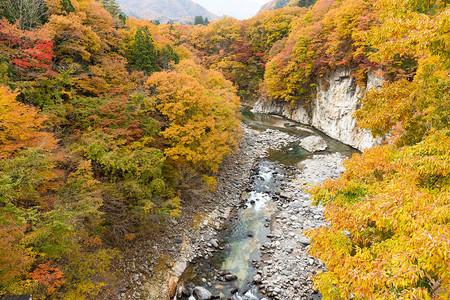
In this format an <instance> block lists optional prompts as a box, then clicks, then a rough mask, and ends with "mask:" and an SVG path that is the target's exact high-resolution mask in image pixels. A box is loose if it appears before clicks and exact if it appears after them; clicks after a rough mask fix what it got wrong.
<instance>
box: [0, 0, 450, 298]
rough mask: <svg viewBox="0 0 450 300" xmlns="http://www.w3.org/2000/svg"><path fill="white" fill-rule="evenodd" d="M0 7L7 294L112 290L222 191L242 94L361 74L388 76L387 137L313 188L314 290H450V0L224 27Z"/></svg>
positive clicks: (296, 90)
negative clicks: (172, 225) (123, 262)
mask: <svg viewBox="0 0 450 300" xmlns="http://www.w3.org/2000/svg"><path fill="white" fill-rule="evenodd" d="M0 3H1V4H2V5H1V16H2V19H1V21H0V48H1V52H0V53H1V57H0V84H1V86H0V128H1V130H0V160H1V164H0V207H1V211H0V294H25V293H33V294H34V297H35V298H37V299H40V298H45V297H48V298H63V297H65V298H68V299H83V298H86V299H92V298H94V297H100V298H101V297H102V296H101V295H102V293H105V291H107V290H108V289H109V288H110V287H111V286H112V285H114V282H115V281H114V280H115V279H114V278H115V276H116V274H114V273H113V272H111V268H110V262H111V260H112V259H113V258H116V257H119V256H120V252H121V251H123V249H125V248H127V247H130V244H131V245H132V243H133V241H138V240H140V239H142V238H143V237H144V236H145V237H146V238H149V237H150V236H151V234H150V233H151V230H152V226H155V224H156V223H158V222H159V220H161V219H165V218H170V217H177V216H179V214H180V212H181V210H180V208H181V207H182V205H183V204H184V203H186V201H188V200H187V199H190V198H191V197H188V194H189V188H190V187H191V186H196V188H198V186H199V185H200V186H203V188H204V190H205V191H206V190H207V189H208V188H211V187H212V186H213V185H214V182H215V180H214V172H215V171H217V169H218V166H219V165H220V163H221V161H222V159H223V157H224V156H225V155H227V154H229V153H230V152H231V151H232V150H233V148H234V147H235V146H236V145H237V139H238V136H239V130H238V127H239V121H238V118H237V112H238V106H239V97H238V96H240V98H241V99H243V100H254V99H259V98H262V97H263V98H266V99H268V100H276V101H286V102H287V103H298V102H301V103H303V104H305V105H311V101H310V100H311V98H312V97H313V96H314V93H315V91H316V87H317V85H323V81H322V80H321V79H322V78H324V77H326V76H327V75H329V74H331V72H333V71H334V70H337V69H343V68H345V69H349V70H351V71H352V77H354V78H355V80H356V81H357V82H358V84H359V85H361V86H365V84H366V81H367V75H368V74H369V73H372V74H378V75H379V76H382V77H383V79H384V84H383V86H382V87H381V88H380V89H374V90H369V91H368V92H367V93H366V95H365V97H364V99H362V101H363V106H362V108H361V109H360V110H359V111H357V112H356V114H355V117H356V118H357V120H358V124H359V125H360V126H361V127H364V128H367V129H370V130H371V131H372V133H373V134H374V135H378V136H387V137H388V139H387V142H386V144H385V145H382V146H379V147H377V148H374V149H371V150H367V151H365V152H364V153H362V154H359V155H355V156H354V157H353V158H351V159H350V160H348V161H347V162H346V172H345V173H344V174H343V176H342V177H341V178H339V179H337V180H333V181H327V182H325V183H324V184H323V185H322V186H319V187H315V188H313V189H312V190H311V191H312V193H313V195H314V199H315V200H316V201H317V202H322V203H324V204H326V205H327V209H326V217H327V219H328V221H329V222H330V226H328V227H323V228H320V229H315V230H312V231H310V232H308V235H309V236H310V237H311V238H312V241H313V245H312V247H311V249H310V251H311V254H312V255H314V256H316V257H318V258H320V259H321V260H322V261H323V262H324V263H325V264H326V265H327V271H326V272H324V273H321V274H317V275H316V277H315V278H314V280H315V285H316V287H317V288H318V289H319V290H320V291H321V293H322V294H323V295H324V298H325V299H341V298H342V299H350V298H356V299H448V298H450V271H449V270H450V259H449V258H450V250H449V249H450V225H449V222H450V181H449V178H450V176H449V172H450V148H449V146H448V145H449V144H450V128H449V117H450V116H449V112H450V99H449V95H450V93H449V86H450V85H449V81H450V79H449V78H450V77H449V69H450V52H449V49H450V45H449V41H450V31H449V26H450V25H449V24H450V7H449V6H450V5H449V3H448V1H441V0H438V1H431V0H430V1H415V0H394V1H392V0H389V1H387V0H376V1H369V0H339V1H338V0H336V1H333V0H318V1H317V3H315V4H314V5H313V6H311V7H309V6H307V7H299V6H297V5H294V6H292V7H291V6H290V7H285V8H282V9H277V10H270V11H264V12H262V13H260V14H258V15H257V16H255V17H254V18H252V19H249V20H244V21H238V20H236V19H233V18H224V19H221V20H218V21H215V22H212V23H210V24H209V25H208V26H203V25H197V26H188V25H180V24H162V25H158V26H156V25H154V24H152V23H151V22H150V21H144V20H137V19H135V18H124V17H123V15H122V14H121V13H120V11H118V10H117V5H116V3H115V2H114V1H113V0H102V1H100V2H97V1H93V0H46V1H44V0H33V1H28V0H19V1H12V0H11V1H9V0H3V1H2V2H0ZM30 3H31V4H30ZM18 4H20V5H25V6H26V5H31V6H29V7H31V8H33V9H31V10H30V11H31V12H32V13H30V14H28V15H26V16H25V17H24V16H23V15H21V14H20V13H18V12H19V10H18V8H17V5H18ZM323 88H326V86H323ZM189 201H192V200H189Z"/></svg>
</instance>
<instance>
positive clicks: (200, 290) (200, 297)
mask: <svg viewBox="0 0 450 300" xmlns="http://www.w3.org/2000/svg"><path fill="white" fill-rule="evenodd" d="M192 294H193V295H194V297H195V299H197V300H210V299H211V298H212V296H213V295H212V294H211V292H210V291H208V290H207V289H205V288H204V287H201V286H197V287H195V288H194V291H193V293H192Z"/></svg>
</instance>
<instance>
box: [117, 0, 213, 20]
mask: <svg viewBox="0 0 450 300" xmlns="http://www.w3.org/2000/svg"><path fill="white" fill-rule="evenodd" d="M117 3H119V4H120V7H121V9H122V10H123V11H124V12H125V13H126V14H128V15H130V16H134V17H137V18H141V19H149V20H160V21H162V22H166V21H171V20H172V21H178V22H181V23H187V22H192V21H193V20H194V17H195V16H203V17H206V18H208V19H209V20H214V19H217V16H216V15H214V14H213V13H211V12H210V11H208V10H206V9H205V8H204V7H203V6H201V5H199V4H197V3H194V2H192V1H191V0H118V1H117Z"/></svg>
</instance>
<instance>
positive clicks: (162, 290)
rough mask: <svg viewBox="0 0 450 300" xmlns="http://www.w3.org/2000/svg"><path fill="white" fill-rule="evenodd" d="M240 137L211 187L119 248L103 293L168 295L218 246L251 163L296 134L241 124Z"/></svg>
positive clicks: (131, 296)
mask: <svg viewBox="0 0 450 300" xmlns="http://www.w3.org/2000/svg"><path fill="white" fill-rule="evenodd" d="M242 130H243V137H242V140H241V142H240V145H239V148H238V149H237V150H236V152H235V153H233V154H232V155H230V156H228V157H226V158H225V160H224V162H223V163H222V165H221V167H220V168H219V171H218V172H217V174H216V179H217V184H216V187H215V190H214V191H211V192H207V193H206V192H205V193H201V194H200V195H195V196H194V197H192V198H193V199H191V200H190V201H187V202H185V203H183V209H182V213H181V217H180V218H178V219H171V220H167V222H166V227H165V228H164V231H163V232H161V234H160V235H159V236H158V237H156V238H155V239H149V240H148V241H145V242H142V243H140V245H139V246H136V247H134V248H133V249H130V250H128V251H127V252H125V253H124V254H123V259H122V260H121V262H120V267H118V269H121V270H120V271H121V272H122V274H121V276H120V277H121V280H120V281H119V282H118V285H117V287H116V289H115V290H113V291H111V292H110V293H108V294H107V295H105V296H106V297H114V298H118V299H169V296H168V295H171V294H173V293H174V292H175V289H176V286H177V282H178V278H179V277H180V276H181V275H182V273H183V272H184V270H185V268H186V266H187V264H188V263H189V262H190V261H192V260H194V259H195V258H197V257H206V258H208V256H210V254H211V253H212V252H214V251H215V250H216V248H215V247H211V246H212V245H214V244H215V236H216V235H217V233H218V232H219V231H220V230H222V229H223V226H224V224H225V222H226V221H227V219H228V218H229V216H230V214H231V212H232V210H233V209H237V208H238V207H239V205H240V203H241V198H240V197H241V194H242V191H243V190H245V189H246V187H247V186H248V184H249V182H250V178H251V172H252V170H253V168H254V165H255V163H256V162H257V161H258V160H260V159H261V158H263V157H265V156H266V155H267V153H268V151H269V149H281V148H282V147H285V146H287V145H288V144H289V143H291V142H295V141H298V138H297V137H294V136H291V135H288V134H287V133H283V132H279V131H276V130H266V131H263V132H260V131H256V130H253V129H251V128H250V127H248V126H247V125H245V124H243V125H242Z"/></svg>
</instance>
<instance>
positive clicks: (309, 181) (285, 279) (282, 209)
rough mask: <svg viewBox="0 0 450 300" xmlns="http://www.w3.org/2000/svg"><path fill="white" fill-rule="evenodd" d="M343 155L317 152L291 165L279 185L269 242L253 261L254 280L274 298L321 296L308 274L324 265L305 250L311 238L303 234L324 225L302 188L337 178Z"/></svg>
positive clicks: (319, 209) (320, 211)
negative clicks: (255, 260)
mask: <svg viewBox="0 0 450 300" xmlns="http://www.w3.org/2000/svg"><path fill="white" fill-rule="evenodd" d="M344 159H345V156H343V155H341V154H339V153H333V154H326V155H316V156H313V157H312V158H310V159H307V160H305V161H303V162H301V163H300V164H299V165H298V167H296V168H290V169H291V170H292V171H293V174H292V175H291V176H290V178H287V180H284V181H283V183H282V186H281V189H282V190H283V192H281V193H280V196H281V200H279V201H277V207H278V211H279V212H278V213H277V215H276V217H275V219H274V220H273V222H272V226H271V228H272V231H271V233H270V236H269V237H270V238H271V241H270V242H269V243H266V244H264V245H263V246H262V249H261V250H262V253H263V259H262V260H261V262H260V263H257V264H256V267H257V268H258V271H257V273H258V275H256V276H255V278H254V282H255V283H256V284H257V285H258V286H259V288H260V290H261V291H263V293H265V294H267V295H268V296H271V297H272V298H273V299H280V300H281V299H292V300H295V299H302V300H303V299H305V300H306V299H320V298H321V297H320V294H319V293H318V291H316V290H314V288H313V285H312V280H311V278H310V276H311V275H314V274H316V273H317V272H319V271H323V270H324V266H323V264H322V263H321V262H320V261H318V260H316V259H314V258H313V257H312V256H310V255H309V254H308V253H307V251H308V248H309V245H310V244H311V241H310V240H309V239H308V238H307V237H305V236H304V235H303V232H304V231H305V230H307V229H309V228H318V227H321V226H325V225H326V221H325V219H324V217H323V210H324V208H323V207H322V206H320V205H319V206H311V200H310V195H309V194H308V193H307V192H306V191H305V188H307V187H309V186H311V185H315V184H318V183H321V182H323V181H325V180H326V179H327V178H336V177H338V176H339V175H340V173H341V172H342V171H343V170H344V169H343V167H342V162H343V160H344Z"/></svg>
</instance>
